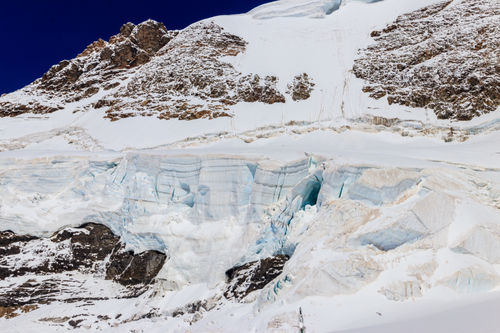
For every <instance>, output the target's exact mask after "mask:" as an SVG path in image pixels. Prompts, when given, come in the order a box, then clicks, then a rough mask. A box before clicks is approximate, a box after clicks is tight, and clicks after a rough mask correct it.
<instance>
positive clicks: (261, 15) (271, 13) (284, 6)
mask: <svg viewBox="0 0 500 333" xmlns="http://www.w3.org/2000/svg"><path fill="white" fill-rule="evenodd" d="M350 1H353V0H279V1H274V2H271V3H268V4H264V5H262V6H259V7H257V8H255V9H252V10H251V11H250V12H248V14H250V15H251V16H252V17H253V18H256V19H271V18H279V17H311V18H323V17H325V16H326V15H330V14H331V13H333V12H334V11H336V10H338V9H339V8H340V6H342V5H343V4H345V3H346V2H350ZM354 1H360V2H366V3H372V2H378V1H381V0H354Z"/></svg>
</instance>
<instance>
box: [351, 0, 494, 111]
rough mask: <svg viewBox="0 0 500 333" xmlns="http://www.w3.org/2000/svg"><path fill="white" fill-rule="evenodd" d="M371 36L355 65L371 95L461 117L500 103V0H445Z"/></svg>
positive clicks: (367, 91) (401, 18) (406, 16)
mask: <svg viewBox="0 0 500 333" xmlns="http://www.w3.org/2000/svg"><path fill="white" fill-rule="evenodd" d="M457 27H459V28H457ZM371 36H372V37H373V38H374V39H375V44H373V45H371V46H369V47H368V48H366V49H364V50H361V52H360V57H359V58H358V59H357V60H356V61H355V64H354V68H353V70H354V74H355V75H356V76H357V77H359V78H362V79H364V80H366V81H367V83H366V85H365V87H364V88H363V91H364V92H366V93H369V94H370V96H371V97H373V98H376V99H379V98H382V97H386V98H387V101H388V102H389V104H401V105H406V106H410V107H420V108H429V109H432V110H434V112H435V113H436V115H437V116H438V118H442V119H448V118H450V119H456V120H469V119H471V118H473V117H475V116H479V115H481V114H484V113H487V112H491V111H494V110H496V108H497V107H498V105H500V60H499V59H500V53H499V51H498V50H500V39H499V38H498V36H500V3H499V2H498V1H496V0H465V1H461V2H459V3H452V2H451V1H444V2H441V3H438V4H436V5H432V6H429V7H425V8H423V9H421V10H418V11H416V12H412V13H409V14H406V15H402V16H400V17H398V19H397V20H396V21H395V22H394V23H392V24H391V25H389V26H387V27H386V28H384V29H383V30H381V31H373V32H372V33H371Z"/></svg>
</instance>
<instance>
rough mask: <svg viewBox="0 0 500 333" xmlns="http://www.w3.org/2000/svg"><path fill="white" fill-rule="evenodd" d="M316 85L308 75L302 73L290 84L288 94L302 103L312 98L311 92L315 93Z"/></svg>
mask: <svg viewBox="0 0 500 333" xmlns="http://www.w3.org/2000/svg"><path fill="white" fill-rule="evenodd" d="M314 86H315V84H314V82H313V81H312V80H311V78H310V77H309V75H307V73H302V74H301V75H297V76H295V77H294V78H293V82H292V83H289V84H288V86H287V87H288V91H287V93H288V94H290V95H292V99H293V100H294V101H300V100H304V99H308V98H309V97H311V92H312V91H313V88H314Z"/></svg>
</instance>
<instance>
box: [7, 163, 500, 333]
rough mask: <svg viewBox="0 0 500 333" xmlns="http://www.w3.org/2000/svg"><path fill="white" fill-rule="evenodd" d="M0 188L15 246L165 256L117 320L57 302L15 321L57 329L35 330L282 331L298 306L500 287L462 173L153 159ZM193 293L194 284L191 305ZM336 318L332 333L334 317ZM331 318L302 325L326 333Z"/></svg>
mask: <svg viewBox="0 0 500 333" xmlns="http://www.w3.org/2000/svg"><path fill="white" fill-rule="evenodd" d="M49 166H50V167H49ZM0 191H1V195H0V200H1V202H0V207H1V209H0V219H1V223H2V226H3V227H4V228H8V229H11V230H13V231H14V232H16V233H18V234H31V235H33V234H35V235H42V234H49V235H50V234H52V233H53V232H54V231H56V230H58V229H59V228H61V227H68V226H79V225H81V224H82V223H85V222H93V223H102V224H105V225H107V226H108V227H109V228H110V230H112V231H113V232H114V233H115V234H116V235H120V236H121V239H122V240H123V241H124V242H125V243H126V244H127V245H129V246H130V247H132V248H134V249H136V250H137V251H138V252H140V251H144V250H152V249H153V250H161V251H162V252H165V253H166V254H167V259H166V261H165V264H164V265H163V268H162V269H161V270H160V271H159V272H158V275H157V280H155V281H156V282H154V283H153V285H151V286H150V289H148V291H147V292H145V293H144V294H142V295H140V296H137V297H136V299H135V300H134V301H133V302H128V303H127V302H121V303H120V304H121V306H120V307H119V308H116V310H111V312H109V311H110V310H109V307H110V306H111V305H112V304H118V303H117V302H119V300H117V299H116V297H111V296H110V297H109V299H102V300H93V301H92V304H91V305H89V304H87V307H86V308H85V309H83V310H82V308H81V307H80V305H82V304H83V303H84V302H85V299H82V300H81V301H75V303H72V304H67V303H63V304H64V305H61V303H57V302H56V303H51V304H48V305H43V306H41V307H40V308H38V309H31V308H30V309H29V310H33V311H30V312H29V313H28V314H23V315H20V316H18V317H16V318H13V319H9V323H13V324H15V323H16V320H18V319H19V320H23V321H26V320H29V321H31V322H32V323H33V325H35V327H43V328H48V327H49V326H47V325H51V324H50V323H52V322H53V321H48V322H47V321H46V320H41V319H42V318H46V317H48V316H47V311H50V312H53V311H54V310H55V309H57V310H56V312H57V313H59V311H63V312H62V313H65V314H67V316H68V317H69V318H73V319H74V318H75V317H76V318H78V320H80V319H82V321H80V322H78V323H79V326H82V327H89V328H93V329H95V328H99V327H102V325H108V323H112V324H113V325H117V329H125V328H129V327H133V325H146V327H147V326H148V325H161V328H162V329H168V328H173V327H177V328H179V329H185V328H186V327H187V326H188V325H192V326H191V329H192V330H193V331H207V330H209V331H210V330H214V329H218V330H221V331H232V330H233V329H234V323H233V322H231V321H226V320H220V318H230V317H231V316H230V315H229V313H233V311H234V309H235V307H237V308H239V309H240V310H239V311H238V312H237V313H238V315H237V316H238V318H239V320H241V321H242V325H243V324H244V325H248V326H245V327H248V329H249V330H251V329H257V330H266V329H269V328H273V327H277V328H281V329H289V328H291V327H293V326H294V325H295V324H296V316H291V315H288V314H289V313H290V312H292V313H294V312H295V311H296V310H297V307H298V306H299V304H300V305H301V306H303V307H304V309H305V311H306V313H309V312H311V311H315V310H314V305H313V304H314V302H313V303H309V301H307V297H313V296H321V297H325V299H324V300H323V301H322V302H324V303H321V304H322V306H326V305H327V304H329V303H328V302H329V301H328V299H331V301H332V302H335V299H336V297H341V296H342V295H351V296H349V297H352V299H356V300H358V301H359V300H360V298H361V299H363V300H365V301H366V300H370V299H377V300H378V301H377V303H378V304H380V302H382V303H383V304H385V303H384V302H386V303H387V304H391V303H392V302H394V301H404V300H408V299H417V300H418V299H420V298H424V299H425V298H426V297H428V295H432V293H435V292H438V291H440V290H441V291H442V290H448V291H450V292H451V291H453V292H455V293H458V294H460V293H476V292H481V291H489V290H493V289H495V288H496V287H497V286H498V283H499V281H500V272H499V271H498V268H497V264H498V263H500V256H499V255H498V253H499V249H498V244H499V239H500V230H499V229H498V221H500V202H499V201H498V198H499V197H500V183H499V182H498V178H495V177H491V176H490V177H488V172H485V171H480V170H476V171H475V170H473V169H470V168H465V169H460V168H446V169H443V168H393V167H376V166H369V165H343V164H337V163H335V161H329V160H324V159H323V158H317V157H310V158H307V159H303V160H299V161H296V162H293V163H285V164H284V163H277V162H271V161H265V160H252V159H243V158H234V157H227V156H205V157H196V156H164V155H161V154H129V155H128V156H126V157H124V158H123V159H116V160H107V161H106V160H92V159H88V158H81V157H80V158H71V157H67V158H58V159H44V160H26V161H18V163H16V164H12V163H9V161H7V160H4V161H3V167H2V186H1V187H0ZM70 230H72V229H70ZM72 232H73V231H72ZM82 237H83V235H82ZM64 239H65V238H64V237H63V239H62V241H64ZM49 242H50V241H49ZM50 244H52V243H49V245H50ZM14 245H15V244H14ZM54 246H55V245H54ZM228 249H231V251H228ZM49 250H50V249H49ZM49 252H50V251H49ZM21 259H22V258H21ZM258 260H261V261H260V262H259V261H258ZM9 281H10V280H5V281H4V282H5V283H7V284H8V283H9ZM77 281H78V280H77ZM75 283H76V282H75ZM92 283H93V282H92ZM194 286H204V287H200V288H202V289H198V291H196V292H195V293H194V294H192V291H190V290H192V289H190V288H194ZM25 287H26V286H25ZM102 288H104V289H105V293H106V295H116V294H114V293H116V291H113V288H114V287H112V286H111V285H110V286H104V287H102ZM107 288H109V290H108V289H107ZM85 290H86V289H85ZM85 290H82V291H81V293H82V295H84V297H82V298H86V297H87V296H85V295H87V294H85V293H86V292H87V291H85ZM65 295H66V294H63V295H62V296H61V295H60V296H58V297H59V298H58V300H61V299H60V297H66V296H65ZM92 297H93V296H92ZM239 302H242V304H238V303H239ZM325 302H326V303H325ZM134 304H142V305H141V306H140V307H139V308H138V307H136V306H134ZM283 304H288V305H286V306H284V305H283ZM316 304H317V303H316ZM61 306H64V308H63V307H61ZM111 307H112V308H114V307H113V306H111ZM103 308H106V309H107V310H106V311H104V312H103V310H102V309H103ZM215 309H217V310H215ZM252 309H259V310H260V311H257V312H255V311H253V310H252ZM262 310H265V311H262ZM15 311H19V313H20V311H23V310H22V309H19V310H15ZM115 311H116V312H115ZM16 313H17V312H16ZM85 313H94V314H95V315H91V316H90V317H89V316H85V315H84V314H85ZM104 314H106V315H107V316H108V318H107V319H104V320H98V321H97V320H95V317H96V316H97V315H101V316H102V315H104ZM119 314H122V316H125V317H124V318H121V316H119V317H117V316H118V315H119ZM65 316H66V315H65ZM221 316H222V317H221ZM335 316H336V317H335V321H334V323H337V325H340V326H337V328H341V327H342V326H341V324H339V323H342V320H341V317H342V314H341V313H340V314H336V315H335ZM337 316H339V317H338V318H337ZM62 317H64V316H62ZM150 317H156V318H157V320H158V321H159V322H158V321H157V322H155V323H153V322H151V321H150V320H149V319H147V318H150ZM247 317H248V318H247ZM69 318H68V319H66V320H65V321H62V323H63V324H62V326H64V325H66V327H69V326H68V325H67V324H65V323H66V322H67V321H68V320H69ZM217 318H219V319H217ZM245 318H246V319H245ZM306 318H307V317H306ZM61 320H62V319H61ZM331 320H332V318H331V314H329V315H327V316H319V317H316V319H315V320H314V322H310V325H312V327H316V328H317V329H318V330H319V331H325V329H324V328H326V327H329V325H331V324H332V321H331ZM55 321H57V320H55ZM0 323H2V322H0ZM131 325H132V326H131ZM178 325H180V326H178ZM141 327H143V326H141ZM330 328H331V327H330Z"/></svg>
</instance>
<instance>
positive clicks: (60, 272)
mask: <svg viewBox="0 0 500 333" xmlns="http://www.w3.org/2000/svg"><path fill="white" fill-rule="evenodd" d="M0 253H1V254H2V256H1V257H0V289H1V291H2V293H1V295H0V309H4V310H5V311H6V314H5V316H10V315H12V313H13V312H15V311H17V310H19V309H20V310H22V309H23V308H24V307H26V306H36V305H38V304H46V303H51V302H54V301H63V302H76V301H82V300H86V301H91V300H101V299H108V298H111V297H115V298H116V297H118V298H120V297H136V296H138V295H140V294H141V293H142V292H144V291H145V290H146V289H145V286H147V285H148V284H150V283H151V281H152V280H153V279H154V278H155V277H156V275H157V274H158V272H159V270H160V269H161V268H162V267H163V264H164V262H165V260H166V255H165V254H163V253H160V252H158V251H145V252H142V253H139V254H134V252H132V251H126V250H125V244H123V243H122V242H121V241H120V238H119V237H118V236H116V235H114V234H113V233H112V232H111V230H110V229H109V228H108V227H106V226H104V225H102V224H96V223H87V224H84V225H83V226H81V227H79V228H67V229H63V230H61V231H59V232H57V233H55V234H54V235H53V236H52V237H50V238H36V237H33V236H27V235H16V234H14V233H12V232H10V231H6V232H1V233H0ZM76 273H78V274H76ZM82 279H83V280H82ZM104 279H107V280H112V281H115V282H117V283H118V284H120V285H122V286H125V287H121V288H118V287H117V288H115V289H116V290H117V293H116V294H114V295H101V294H99V292H98V290H97V291H96V290H95V289H94V288H93V287H92V286H90V287H85V286H83V282H82V281H86V280H89V281H93V283H94V284H96V285H99V284H100V283H102V280H104ZM100 281H101V282H100ZM35 308H36V307H35Z"/></svg>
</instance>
